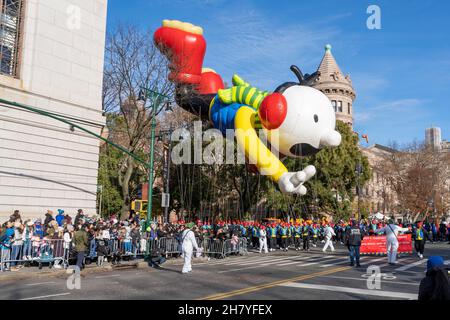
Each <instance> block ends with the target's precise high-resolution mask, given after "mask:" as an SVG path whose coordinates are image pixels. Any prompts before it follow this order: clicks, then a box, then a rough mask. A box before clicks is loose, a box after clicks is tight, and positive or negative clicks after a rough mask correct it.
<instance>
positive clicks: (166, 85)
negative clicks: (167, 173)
mask: <svg viewBox="0 0 450 320" xmlns="http://www.w3.org/2000/svg"><path fill="white" fill-rule="evenodd" d="M167 65H168V64H167V60H166V58H165V57H164V56H162V55H161V54H160V52H159V50H158V49H157V48H156V47H155V46H154V44H153V41H152V32H150V31H147V32H143V31H141V30H140V29H138V28H137V27H134V26H123V25H121V26H119V27H117V28H116V29H114V30H113V31H112V32H111V33H110V34H108V36H107V43H106V52H105V69H104V88H103V104H104V105H103V109H104V110H105V112H108V113H110V115H112V117H110V119H109V120H110V123H109V125H110V134H109V138H110V139H111V140H113V141H114V142H116V143H118V144H120V145H122V146H123V147H125V148H127V149H128V150H129V151H130V152H132V153H138V154H141V155H142V156H144V155H146V154H148V150H149V141H150V139H149V137H150V130H151V120H152V117H153V116H154V115H153V112H152V110H153V108H152V107H153V105H156V106H157V108H156V115H155V116H158V115H159V114H160V113H161V112H162V111H163V110H164V104H163V103H161V102H162V100H161V96H158V95H154V96H147V95H145V96H144V99H143V100H142V99H139V92H140V91H141V90H142V89H143V88H148V89H150V90H152V91H154V92H158V93H161V94H163V95H165V96H168V97H173V94H174V86H173V84H172V83H171V82H169V81H168V78H167V76H168V73H169V70H168V67H167ZM147 170H148V168H147V167H146V166H144V165H142V164H139V163H137V162H136V161H135V160H134V159H133V158H132V157H131V156H129V155H126V156H125V157H124V158H123V161H122V163H121V166H120V172H119V184H120V186H121V188H122V196H123V199H124V206H123V208H122V215H125V214H127V212H128V209H129V199H130V179H131V177H132V176H133V174H135V173H136V171H142V172H145V171H147ZM132 187H133V188H134V187H135V186H132Z"/></svg>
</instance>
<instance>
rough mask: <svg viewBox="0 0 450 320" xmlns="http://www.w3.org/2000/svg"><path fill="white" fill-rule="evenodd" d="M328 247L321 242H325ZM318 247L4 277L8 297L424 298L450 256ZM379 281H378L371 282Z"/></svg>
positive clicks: (0, 291)
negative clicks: (159, 265) (422, 286)
mask: <svg viewBox="0 0 450 320" xmlns="http://www.w3.org/2000/svg"><path fill="white" fill-rule="evenodd" d="M319 246H321V245H319ZM318 249H319V248H316V249H315V250H313V251H312V252H309V253H304V252H301V251H300V252H299V251H295V250H292V249H291V250H290V251H289V252H287V253H286V252H280V251H277V252H273V253H269V254H267V255H264V254H263V255H260V254H259V253H256V252H250V253H249V254H248V255H245V256H234V257H229V258H226V259H221V260H216V259H211V260H210V261H205V262H200V263H196V264H194V265H193V272H192V273H190V274H187V275H183V274H181V273H180V270H181V264H182V262H181V260H180V261H176V262H175V263H171V264H165V265H164V268H163V269H161V270H157V269H151V268H149V269H128V270H122V271H112V272H103V273H94V274H87V275H86V276H82V277H81V279H80V285H81V288H80V289H72V290H69V289H68V288H67V277H59V278H58V277H56V278H55V277H51V278H50V277H49V278H48V279H36V280H35V281H33V280H31V279H29V280H22V281H1V282H0V283H1V285H0V299H25V300H36V299H89V300H91V299H120V300H123V299H169V300H176V299H233V300H235V299H236V300H239V299H258V300H277V299H302V300H308V299H315V300H316V299H321V300H341V299H345V300H352V299H355V300H360V299H364V300H365V299H401V300H409V299H417V293H418V289H419V283H420V280H421V279H422V278H423V277H424V275H425V273H424V272H425V268H426V260H427V259H426V258H427V256H430V255H441V256H443V257H444V259H445V260H446V261H447V262H448V261H449V252H450V250H449V249H450V245H448V244H444V243H441V244H427V247H426V251H425V258H424V259H423V260H419V259H418V258H417V257H416V256H415V255H402V256H401V257H400V258H399V260H398V265H396V266H390V265H388V264H387V258H386V257H385V256H363V257H362V259H361V264H362V267H361V268H355V267H350V266H349V265H348V264H349V260H348V257H347V255H346V251H345V250H346V249H345V248H343V247H340V248H338V250H337V252H335V253H334V254H329V253H328V254H323V253H322V252H321V251H319V250H318ZM369 266H378V267H379V268H380V272H381V275H380V276H379V279H380V288H379V289H377V288H375V289H369V288H368V285H367V282H368V281H367V279H368V276H369V275H368V273H367V268H368V267H369ZM371 283H374V281H371Z"/></svg>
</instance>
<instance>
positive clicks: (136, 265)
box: [0, 258, 207, 282]
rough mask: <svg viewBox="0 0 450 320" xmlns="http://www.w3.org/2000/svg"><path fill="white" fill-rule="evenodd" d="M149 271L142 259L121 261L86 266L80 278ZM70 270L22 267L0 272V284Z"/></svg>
mask: <svg viewBox="0 0 450 320" xmlns="http://www.w3.org/2000/svg"><path fill="white" fill-rule="evenodd" d="M192 260H193V261H192V263H194V264H195V263H199V262H205V261H207V258H193V259H192ZM182 264H183V259H182V258H174V259H168V260H166V262H165V263H164V265H182ZM147 268H148V269H151V267H149V266H148V263H147V262H145V261H144V260H142V259H139V260H137V261H122V262H121V263H120V264H117V265H112V264H111V263H105V265H104V266H102V267H98V266H97V265H96V264H95V263H93V264H89V265H86V267H85V268H84V270H82V271H81V276H82V277H83V276H86V275H87V274H92V273H102V272H112V271H118V270H126V269H147ZM71 272H72V271H71V270H66V269H54V268H51V269H50V268H48V267H43V268H42V269H41V270H39V269H38V267H35V266H33V267H23V268H21V269H19V270H18V271H6V272H0V282H2V281H16V280H25V279H42V278H52V277H63V278H65V277H67V276H68V274H70V273H71Z"/></svg>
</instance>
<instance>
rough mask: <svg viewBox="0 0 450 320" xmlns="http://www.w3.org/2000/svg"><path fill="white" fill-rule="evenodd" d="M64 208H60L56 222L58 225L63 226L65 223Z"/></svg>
mask: <svg viewBox="0 0 450 320" xmlns="http://www.w3.org/2000/svg"><path fill="white" fill-rule="evenodd" d="M64 218H65V217H64V210H63V209H58V214H57V215H56V218H55V220H56V222H57V223H58V226H60V227H62V225H63V221H64Z"/></svg>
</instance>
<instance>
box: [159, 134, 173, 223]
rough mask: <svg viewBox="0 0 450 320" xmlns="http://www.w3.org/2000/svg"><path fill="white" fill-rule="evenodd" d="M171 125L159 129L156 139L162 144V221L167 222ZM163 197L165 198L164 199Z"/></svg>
mask: <svg viewBox="0 0 450 320" xmlns="http://www.w3.org/2000/svg"><path fill="white" fill-rule="evenodd" d="M172 132H173V128H172V125H171V126H170V128H169V129H168V130H161V131H160V132H159V135H158V139H159V140H162V141H163V144H164V170H163V171H164V193H163V200H164V201H162V203H163V204H164V222H169V202H170V160H171V153H172V139H171V137H172ZM164 198H165V199H164Z"/></svg>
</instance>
